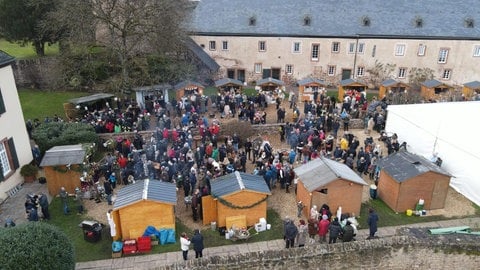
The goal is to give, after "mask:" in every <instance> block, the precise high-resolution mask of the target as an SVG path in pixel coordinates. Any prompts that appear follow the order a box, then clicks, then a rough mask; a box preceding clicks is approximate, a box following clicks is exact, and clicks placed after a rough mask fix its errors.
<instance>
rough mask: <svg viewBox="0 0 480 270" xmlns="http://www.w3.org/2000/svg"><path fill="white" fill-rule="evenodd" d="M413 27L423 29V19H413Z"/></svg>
mask: <svg viewBox="0 0 480 270" xmlns="http://www.w3.org/2000/svg"><path fill="white" fill-rule="evenodd" d="M414 23H415V27H416V28H422V27H423V19H422V18H420V17H416V18H415V22H414Z"/></svg>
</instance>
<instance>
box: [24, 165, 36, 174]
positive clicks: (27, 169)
mask: <svg viewBox="0 0 480 270" xmlns="http://www.w3.org/2000/svg"><path fill="white" fill-rule="evenodd" d="M37 173H38V167H37V166H35V165H33V164H25V165H23V166H22V168H20V175H21V176H36V175H37Z"/></svg>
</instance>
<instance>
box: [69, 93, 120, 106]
mask: <svg viewBox="0 0 480 270" xmlns="http://www.w3.org/2000/svg"><path fill="white" fill-rule="evenodd" d="M114 96H115V95H113V94H106V93H98V94H93V95H90V96H86V97H79V98H72V99H69V100H68V101H70V103H73V104H75V105H77V104H82V103H88V102H92V101H97V100H101V99H107V98H111V97H114Z"/></svg>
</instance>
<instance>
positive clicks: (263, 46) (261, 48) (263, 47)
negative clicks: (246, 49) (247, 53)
mask: <svg viewBox="0 0 480 270" xmlns="http://www.w3.org/2000/svg"><path fill="white" fill-rule="evenodd" d="M258 51H259V52H266V51H267V42H266V41H259V42H258Z"/></svg>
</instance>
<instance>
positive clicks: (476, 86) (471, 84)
mask: <svg viewBox="0 0 480 270" xmlns="http://www.w3.org/2000/svg"><path fill="white" fill-rule="evenodd" d="M463 86H465V87H468V88H471V89H480V82H479V81H473V82H468V83H465V84H463Z"/></svg>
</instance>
